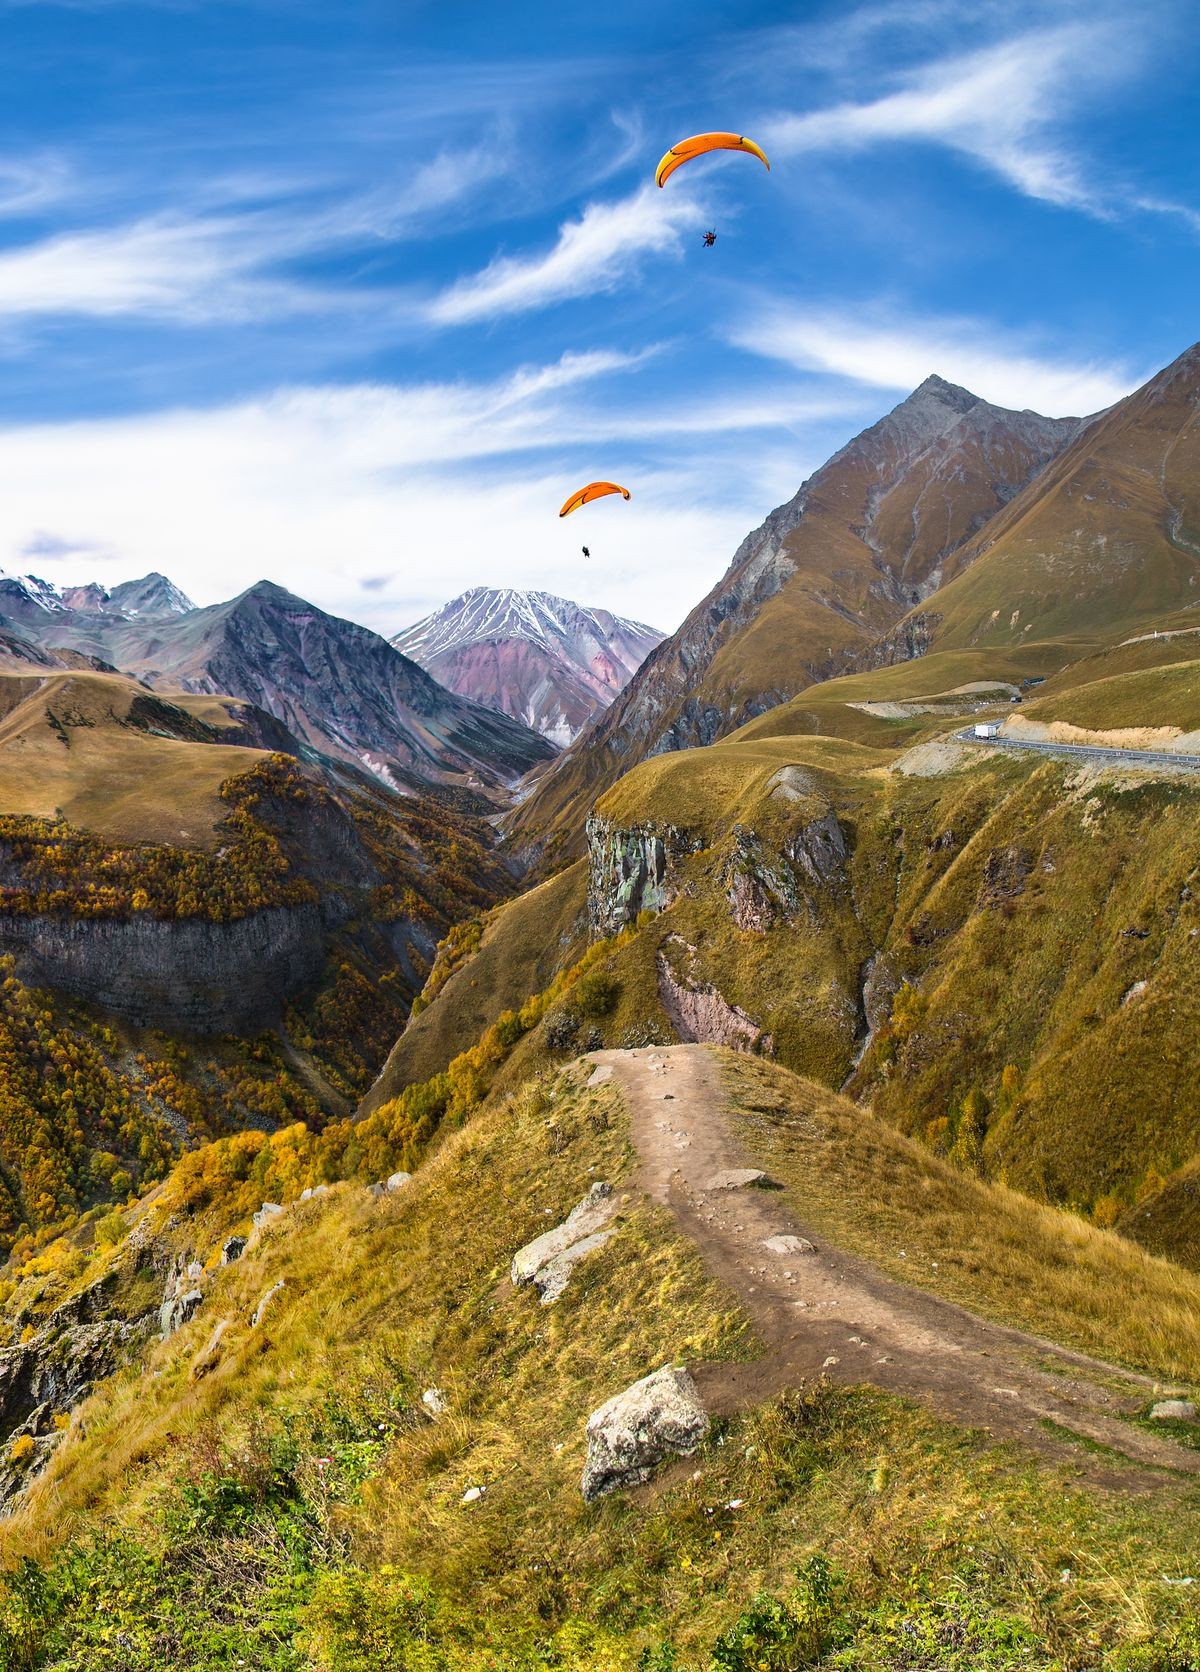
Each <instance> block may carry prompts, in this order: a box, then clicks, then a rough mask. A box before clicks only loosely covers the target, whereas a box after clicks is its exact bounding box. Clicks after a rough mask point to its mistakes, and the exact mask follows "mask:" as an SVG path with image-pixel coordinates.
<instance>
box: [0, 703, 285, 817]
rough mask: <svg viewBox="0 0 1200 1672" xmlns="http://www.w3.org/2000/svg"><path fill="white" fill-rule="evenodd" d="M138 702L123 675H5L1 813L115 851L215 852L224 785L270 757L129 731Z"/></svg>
mask: <svg viewBox="0 0 1200 1672" xmlns="http://www.w3.org/2000/svg"><path fill="white" fill-rule="evenodd" d="M139 695H142V696H144V695H145V693H144V692H143V691H142V689H141V687H140V686H139V685H138V684H137V683H136V681H134V680H131V679H126V678H124V677H123V676H122V675H118V674H93V673H88V674H84V673H60V674H53V675H51V676H49V677H47V678H46V679H44V680H43V679H30V678H28V677H25V676H20V675H9V674H0V715H2V716H3V718H2V719H0V812H4V813H28V814H33V815H35V816H37V817H40V818H53V817H54V816H55V815H56V814H62V816H63V817H65V818H66V819H67V820H68V821H69V822H70V823H71V824H73V825H75V826H77V827H78V828H79V829H83V830H90V831H94V832H95V833H96V834H97V835H99V836H104V837H107V838H109V839H110V840H112V841H114V842H167V843H172V844H180V845H185V846H189V847H197V848H200V847H209V846H211V845H212V844H213V843H214V841H215V839H216V838H215V830H214V827H215V825H216V824H217V823H218V822H219V820H220V819H221V818H222V817H223V816H224V814H225V812H226V811H227V809H226V808H225V806H224V805H223V803H222V802H221V800H220V797H219V795H218V790H219V789H220V786H221V784H222V783H223V782H224V781H225V780H226V779H227V778H230V777H233V776H234V775H235V774H236V773H238V772H244V771H246V770H247V769H248V768H249V767H251V766H253V765H254V763H255V762H256V761H258V760H261V759H263V758H265V757H264V754H263V751H261V750H257V749H245V748H239V747H236V746H232V745H226V744H211V743H191V742H181V741H178V740H176V739H174V738H169V737H156V736H154V735H153V734H152V733H151V732H148V731H146V730H142V729H138V728H135V727H133V726H130V725H128V724H127V723H126V722H127V718H128V715H129V711H130V705H131V704H132V703H133V701H134V700H135V699H136V698H137V697H138V696H139ZM221 723H223V724H224V725H226V726H227V725H229V723H230V722H229V717H228V715H225V716H224V719H223V722H221Z"/></svg>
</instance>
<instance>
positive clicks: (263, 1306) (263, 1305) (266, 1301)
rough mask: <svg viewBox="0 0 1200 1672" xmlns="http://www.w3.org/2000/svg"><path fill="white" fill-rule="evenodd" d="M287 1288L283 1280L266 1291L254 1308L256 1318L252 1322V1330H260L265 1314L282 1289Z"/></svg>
mask: <svg viewBox="0 0 1200 1672" xmlns="http://www.w3.org/2000/svg"><path fill="white" fill-rule="evenodd" d="M286 1287H287V1284H286V1283H284V1281H283V1279H282V1278H281V1279H280V1280H279V1282H278V1283H272V1285H271V1287H270V1288H269V1289H268V1290H267V1291H266V1293H265V1294H264V1295H263V1297H262V1299H261V1300H260V1301H259V1303H258V1305H257V1306H256V1307H255V1308H254V1316H253V1317H252V1318H251V1320H250V1328H251V1329H257V1328H258V1326H259V1324H260V1323H261V1322H262V1317H263V1313H264V1312H265V1311H266V1310H267V1307H268V1306H270V1304H271V1302H272V1301H273V1300H274V1299H275V1296H276V1295H277V1294H278V1293H279V1291H280V1289H285V1288H286Z"/></svg>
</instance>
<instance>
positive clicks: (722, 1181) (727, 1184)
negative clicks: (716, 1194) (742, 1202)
mask: <svg viewBox="0 0 1200 1672" xmlns="http://www.w3.org/2000/svg"><path fill="white" fill-rule="evenodd" d="M767 1182H768V1179H767V1175H766V1174H765V1173H764V1172H763V1171H762V1170H761V1169H760V1168H758V1167H726V1168H725V1170H724V1171H723V1172H720V1173H714V1174H713V1176H712V1177H711V1178H710V1179H709V1180H708V1182H707V1183H706V1184H705V1186H704V1188H705V1190H746V1189H748V1188H749V1186H750V1185H762V1184H766V1183H767Z"/></svg>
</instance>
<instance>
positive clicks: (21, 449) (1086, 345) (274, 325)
mask: <svg viewBox="0 0 1200 1672" xmlns="http://www.w3.org/2000/svg"><path fill="white" fill-rule="evenodd" d="M1190 11H1191V8H1190V7H1189V6H1187V5H1186V4H1182V3H1181V4H1179V5H1175V4H1172V3H1170V0H1163V3H1157V0H1150V4H1149V5H1145V4H1143V5H1141V6H1138V7H1134V6H1133V5H1128V6H1125V5H1119V4H1114V5H1106V4H1103V3H1101V4H1089V5H1086V6H1084V5H1077V4H1073V3H1068V4H1061V5H1060V4H1042V5H1037V6H1023V5H1022V4H1021V3H1020V0H1008V3H1004V4H995V3H990V0H980V3H974V4H963V3H959V0H894V3H889V0H879V3H872V0H866V3H864V4H862V5H858V6H853V5H844V4H843V5H836V6H833V5H769V4H759V5H756V4H753V3H747V0H741V3H740V4H731V3H725V0H712V3H708V4H704V3H700V4H696V3H693V4H689V5H686V6H685V5H663V4H658V5H654V4H649V5H648V4H646V3H645V0H641V3H640V4H632V3H628V0H608V3H606V4H605V5H604V6H603V7H597V6H594V5H591V4H589V5H588V6H586V7H585V6H575V5H570V4H567V5H563V4H556V5H551V4H548V3H547V4H540V3H539V4H531V3H526V0H508V4H506V5H504V6H492V5H484V4H482V3H478V0H472V3H469V4H468V3H463V0H457V3H452V0H440V3H428V4H426V3H405V0H391V3H389V4H374V3H371V4H360V5H353V4H351V5H344V4H343V5H333V4H327V3H325V0H259V3H253V0H245V3H221V0H196V3H195V4H191V3H188V0H159V3H151V0H147V3H140V4H122V3H116V0H112V3H110V0H74V3H66V0H62V3H58V0H0V42H2V48H3V50H2V51H0V564H3V566H4V567H5V568H7V569H8V570H10V571H22V572H23V571H25V570H33V571H34V572H35V573H39V574H42V575H44V576H46V577H47V578H49V579H52V580H55V581H58V582H60V583H66V582H76V581H82V580H87V579H92V578H99V579H101V580H102V581H106V582H108V583H110V584H111V583H112V582H114V581H116V580H119V579H123V578H126V577H128V576H130V575H132V574H136V573H141V572H143V571H145V570H146V569H148V568H151V567H153V568H160V569H163V570H165V571H166V572H168V573H169V574H170V575H171V576H172V578H174V579H175V580H177V581H178V582H179V584H180V585H182V586H183V587H184V588H185V589H186V590H187V591H188V592H189V593H190V594H191V595H192V596H193V597H195V598H196V599H197V601H199V602H202V603H209V602H214V601H216V600H217V599H219V598H222V597H227V596H229V595H231V594H232V593H233V592H236V591H238V590H240V589H241V588H242V587H243V586H245V585H247V584H249V583H250V582H251V581H253V580H255V579H257V578H258V577H260V576H267V577H269V578H271V579H273V580H277V581H279V582H281V583H282V584H284V585H288V586H290V587H292V588H293V590H295V591H297V592H300V593H302V594H303V595H305V596H307V597H310V598H312V599H313V600H314V601H315V602H317V603H319V604H321V605H322V606H323V607H325V608H327V609H331V610H334V611H337V612H339V613H341V614H345V615H349V616H352V617H354V618H356V619H358V620H363V621H366V622H367V623H368V624H369V625H372V626H376V627H378V628H379V629H380V630H382V631H388V632H391V631H394V630H396V629H397V628H399V627H401V626H403V625H405V624H406V623H407V622H409V621H410V620H412V619H413V618H415V617H416V616H418V615H420V614H422V613H424V612H425V611H426V610H428V609H430V608H432V607H434V606H435V605H437V604H438V603H440V602H441V601H442V600H443V599H444V598H446V597H448V596H451V595H452V594H453V593H455V592H457V591H461V590H463V589H464V588H465V587H467V586H470V585H475V584H481V583H482V584H495V585H504V584H512V585H520V586H540V587H546V588H549V589H552V590H556V591H561V592H563V593H566V594H567V595H570V596H574V597H577V598H580V599H581V600H582V601H583V602H585V603H591V604H603V605H607V606H608V607H611V608H615V609H619V610H621V611H623V612H624V613H627V614H631V615H635V616H638V617H641V618H642V619H647V620H650V621H652V622H654V623H655V624H656V625H659V626H661V627H663V628H667V629H669V628H672V627H673V626H675V625H676V624H677V622H678V621H679V619H680V618H681V617H682V615H683V614H684V613H685V612H686V611H687V609H688V608H690V606H691V605H692V604H693V603H694V602H696V600H697V599H698V598H699V597H700V596H701V595H702V593H703V592H704V591H705V590H706V589H707V587H708V586H709V585H711V584H712V582H713V581H714V580H715V579H716V578H717V577H718V576H719V574H720V573H721V572H722V571H723V569H724V568H725V567H726V565H727V563H728V561H729V559H730V557H731V555H732V553H733V550H734V549H735V547H736V545H737V543H738V541H739V540H740V539H741V537H742V535H743V534H745V533H746V532H747V530H748V529H749V528H750V527H751V526H753V525H754V524H755V523H757V522H758V521H760V520H761V518H762V517H763V516H764V515H765V514H766V512H768V511H769V510H770V509H771V508H772V507H773V506H774V505H775V504H777V503H779V502H780V501H781V500H783V499H786V498H788V497H790V495H791V494H792V493H794V491H795V489H796V488H797V487H798V486H799V483H800V481H801V480H802V478H803V477H804V476H805V475H806V474H807V473H808V472H809V471H811V470H812V469H813V468H815V466H817V465H818V464H820V463H821V462H822V460H823V459H824V458H826V457H827V456H828V455H829V453H830V452H832V451H833V450H834V449H835V448H836V447H837V446H839V445H841V444H842V442H844V441H845V440H847V439H848V438H849V437H850V436H851V435H852V434H854V433H855V432H856V431H857V430H858V429H860V428H862V427H863V426H864V425H865V424H867V423H870V422H872V421H873V420H874V419H875V418H877V417H878V416H879V415H880V414H881V413H883V412H884V411H886V410H887V409H888V408H889V407H891V406H892V405H894V404H895V402H896V401H897V400H899V399H901V398H902V397H903V395H904V394H905V393H907V392H908V390H910V389H911V388H912V387H913V386H914V385H915V384H916V383H918V382H920V380H921V379H922V378H923V377H924V376H925V375H926V374H927V373H929V372H931V371H938V372H940V373H941V374H942V375H944V376H946V377H949V378H952V379H954V380H955V381H959V382H962V383H965V384H967V385H968V386H969V387H971V388H973V389H974V390H975V391H976V392H977V393H979V394H981V395H984V396H986V397H988V398H990V399H993V400H995V401H998V402H1000V403H1002V404H1006V405H1014V406H1032V407H1034V408H1036V409H1038V410H1041V411H1044V412H1048V413H1052V414H1055V415H1058V414H1063V413H1067V412H1083V411H1091V410H1095V409H1097V408H1099V407H1102V406H1104V405H1106V404H1108V403H1109V402H1111V401H1112V400H1114V399H1116V398H1117V397H1118V396H1119V395H1121V394H1122V393H1124V392H1125V391H1127V390H1128V389H1130V388H1133V387H1135V386H1136V385H1137V384H1138V383H1139V382H1141V381H1142V380H1143V379H1144V378H1145V377H1146V376H1148V375H1149V374H1150V373H1152V372H1153V371H1154V370H1156V369H1157V368H1158V367H1159V366H1160V365H1162V364H1164V363H1165V362H1166V361H1168V360H1170V359H1172V358H1174V356H1175V355H1176V354H1177V353H1179V352H1180V351H1181V350H1182V349H1183V348H1185V347H1186V346H1188V345H1189V344H1190V343H1191V342H1192V341H1193V340H1194V339H1195V338H1197V337H1198V336H1200V322H1198V320H1197V306H1196V298H1197V275H1198V272H1200V167H1198V160H1200V159H1198V144H1197V137H1196V136H1197V133H1198V131H1200V120H1198V119H1200V95H1198V93H1197V91H1196V90H1197V88H1198V87H1200V32H1198V31H1197V30H1196V28H1195V19H1194V12H1193V13H1192V15H1191V17H1190V18H1189V12H1190ZM709 127H720V128H732V129H735V130H737V131H739V132H745V133H748V134H751V135H752V136H753V137H755V138H756V139H758V140H759V141H760V143H762V144H763V146H764V147H765V149H766V150H767V152H768V154H769V155H770V157H771V161H772V170H771V172H770V174H768V173H767V172H766V171H765V170H764V169H763V168H762V167H761V165H760V164H759V163H758V162H756V161H755V160H754V159H752V158H750V157H746V156H736V155H727V156H721V157H714V158H709V159H706V160H703V161H701V162H699V163H696V164H694V165H691V166H690V167H688V168H686V169H683V170H681V171H680V172H679V173H678V174H677V175H676V176H675V177H674V178H673V179H672V180H671V181H670V182H669V183H668V185H667V187H666V188H665V189H664V190H662V191H659V190H657V189H656V188H655V186H654V184H653V171H654V166H655V164H656V162H657V161H658V158H659V156H660V155H661V154H662V152H663V151H664V150H665V149H666V147H667V146H668V145H669V144H670V143H672V142H673V141H674V140H676V139H679V138H681V137H683V136H685V135H687V134H690V133H693V132H695V131H697V130H700V129H706V128H709ZM709 226H712V227H714V228H716V230H717V232H718V242H717V244H716V246H715V248H714V249H712V250H706V249H704V248H703V247H702V244H701V235H702V233H703V231H704V230H705V229H706V228H707V227H709ZM595 476H603V477H612V478H615V479H617V480H620V481H624V482H626V483H627V484H628V485H629V487H630V488H631V489H632V490H633V498H632V500H631V501H630V502H629V503H628V504H626V503H624V502H622V501H619V500H608V501H605V502H603V503H601V504H597V505H594V506H591V507H588V508H585V510H584V511H582V512H580V513H578V514H577V515H575V516H574V517H572V518H570V519H568V520H567V521H565V522H560V521H559V519H558V516H557V510H558V506H559V504H560V503H561V501H562V500H563V499H564V498H565V497H566V494H567V492H568V491H569V490H570V489H571V488H572V487H574V486H576V485H577V484H579V483H581V482H583V481H586V480H589V479H590V478H592V477H595ZM584 542H586V543H587V544H588V545H589V546H590V547H591V549H592V552H593V557H592V559H591V561H590V562H588V561H585V560H584V559H583V558H582V556H581V553H580V549H579V548H580V545H581V544H582V543H584Z"/></svg>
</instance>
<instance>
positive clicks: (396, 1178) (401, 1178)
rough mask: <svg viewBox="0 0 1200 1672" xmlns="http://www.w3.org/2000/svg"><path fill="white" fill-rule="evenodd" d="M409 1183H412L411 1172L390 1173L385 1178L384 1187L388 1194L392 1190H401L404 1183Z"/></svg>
mask: <svg viewBox="0 0 1200 1672" xmlns="http://www.w3.org/2000/svg"><path fill="white" fill-rule="evenodd" d="M411 1183H412V1174H411V1173H392V1174H391V1175H390V1177H389V1178H388V1180H387V1184H386V1186H385V1188H386V1189H387V1191H388V1193H389V1195H390V1194H391V1192H392V1191H393V1190H403V1189H404V1186H405V1185H406V1184H411Z"/></svg>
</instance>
